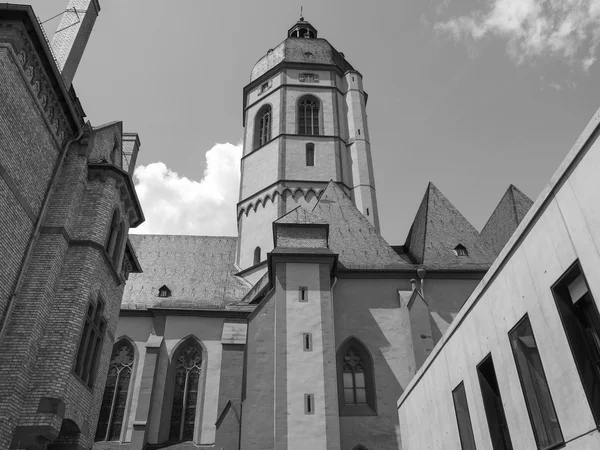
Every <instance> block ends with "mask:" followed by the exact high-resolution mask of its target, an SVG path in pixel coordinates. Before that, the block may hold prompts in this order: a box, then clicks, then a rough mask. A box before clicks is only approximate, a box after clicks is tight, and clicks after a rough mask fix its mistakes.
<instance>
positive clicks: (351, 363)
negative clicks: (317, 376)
mask: <svg viewBox="0 0 600 450" xmlns="http://www.w3.org/2000/svg"><path fill="white" fill-rule="evenodd" d="M343 378H344V403H345V404H346V405H364V404H366V403H367V394H366V387H365V367H364V365H363V362H362V361H361V359H360V355H359V354H358V353H356V351H355V350H354V349H353V348H351V349H350V351H348V353H347V354H346V355H345V356H344V375H343Z"/></svg>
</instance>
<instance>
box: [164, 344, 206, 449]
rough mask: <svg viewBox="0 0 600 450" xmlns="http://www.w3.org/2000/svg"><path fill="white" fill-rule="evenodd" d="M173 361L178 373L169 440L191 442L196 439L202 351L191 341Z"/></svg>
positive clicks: (183, 346)
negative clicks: (195, 425) (195, 430)
mask: <svg viewBox="0 0 600 450" xmlns="http://www.w3.org/2000/svg"><path fill="white" fill-rule="evenodd" d="M173 361H174V364H175V371H176V372H175V388H174V392H173V408H172V409H171V427H170V429H169V439H171V440H175V441H191V440H192V439H194V424H195V420H196V405H197V403H198V397H199V391H200V371H201V370H202V349H201V348H200V346H199V345H198V344H196V342H194V341H192V340H190V341H189V342H186V343H184V344H183V345H182V346H181V348H180V349H179V350H178V351H177V353H176V355H175V357H174V358H173Z"/></svg>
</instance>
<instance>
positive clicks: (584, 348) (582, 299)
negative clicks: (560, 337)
mask: <svg viewBox="0 0 600 450" xmlns="http://www.w3.org/2000/svg"><path fill="white" fill-rule="evenodd" d="M552 293H553V294H554V300H555V301H556V306H557V308H558V314H559V315H560V319H561V321H562V324H563V327H564V329H565V334H566V335H567V340H568V341H569V346H570V347H571V353H573V358H574V359H575V365H576V366H577V371H578V372H579V377H580V380H581V384H582V385H583V390H584V391H585V394H586V396H587V400H588V403H589V405H590V409H591V410H592V414H593V416H594V420H595V421H596V425H600V314H598V308H597V306H596V302H595V301H594V298H593V297H592V293H591V292H590V290H589V286H588V284H587V281H586V279H585V275H584V273H583V271H582V270H581V266H580V265H579V263H578V262H576V263H575V264H574V265H573V266H572V267H571V268H570V269H569V270H567V272H566V273H565V274H564V275H563V276H562V278H561V279H560V280H559V281H558V282H557V283H556V284H555V285H554V286H553V287H552Z"/></svg>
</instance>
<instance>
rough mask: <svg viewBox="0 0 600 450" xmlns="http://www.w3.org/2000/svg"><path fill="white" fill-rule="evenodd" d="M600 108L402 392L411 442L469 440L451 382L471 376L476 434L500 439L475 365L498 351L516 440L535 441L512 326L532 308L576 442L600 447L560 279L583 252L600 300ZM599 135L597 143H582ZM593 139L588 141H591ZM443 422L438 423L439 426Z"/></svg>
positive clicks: (446, 444) (481, 440) (483, 444)
mask: <svg viewBox="0 0 600 450" xmlns="http://www.w3.org/2000/svg"><path fill="white" fill-rule="evenodd" d="M598 122H599V118H598V115H597V116H596V117H595V118H594V120H593V121H592V122H591V123H590V125H589V126H588V129H586V131H585V132H584V135H582V138H580V140H579V141H578V143H577V144H576V146H575V147H574V148H573V150H572V151H571V153H570V154H569V156H568V157H567V159H566V160H565V162H564V163H563V165H562V166H561V168H560V169H559V171H558V172H557V174H556V175H555V176H554V178H553V180H552V181H551V183H550V185H549V187H548V188H546V189H545V191H544V192H543V193H542V195H541V196H540V198H539V199H538V201H537V202H536V203H535V205H534V206H533V207H532V209H531V211H530V212H529V213H528V215H527V217H526V218H525V219H524V220H523V223H522V224H521V225H520V226H519V228H518V229H517V231H516V233H515V235H514V236H513V238H511V240H510V241H509V243H508V244H507V246H506V247H505V249H504V250H503V252H502V253H501V254H500V256H499V258H498V260H497V261H496V262H495V264H494V265H493V267H492V268H491V269H490V271H489V272H488V274H487V275H486V277H485V278H484V280H483V281H482V283H481V284H480V285H479V286H478V287H477V289H476V290H475V292H474V293H473V295H472V296H471V297H470V298H469V300H468V301H467V303H466V304H465V306H464V307H463V308H462V310H461V312H460V313H459V315H458V316H457V317H456V319H455V321H454V323H453V324H452V325H451V326H450V328H449V330H448V331H447V332H446V334H445V335H444V337H443V338H442V340H441V341H440V342H439V343H438V345H437V346H436V348H435V349H434V351H433V352H432V354H431V356H430V357H429V358H428V359H427V361H426V362H425V364H424V365H423V367H422V368H421V370H420V371H419V372H418V373H417V375H416V376H415V378H414V380H413V381H412V382H411V384H410V386H409V387H408V389H407V391H406V392H405V393H404V395H403V396H402V397H401V398H400V400H399V402H398V415H399V420H400V428H401V433H402V440H403V449H404V450H407V449H410V450H417V449H418V450H420V449H424V448H428V449H432V450H434V449H440V450H441V449H444V450H447V449H460V448H461V447H460V442H459V436H458V430H457V425H456V416H455V412H454V406H453V400H452V390H453V389H454V388H456V386H457V385H458V384H459V383H461V382H464V385H465V390H466V394H467V402H468V405H469V410H470V416H471V421H472V423H473V430H474V436H475V442H476V445H477V448H478V449H491V442H490V436H489V431H488V427H487V422H486V416H485V412H484V406H483V401H482V396H481V391H480V388H479V382H478V378H477V372H476V366H477V364H479V363H480V362H481V361H482V359H483V358H484V357H486V355H488V354H491V356H492V358H493V361H494V366H495V370H496V375H497V378H498V385H499V389H500V394H501V396H502V400H503V404H504V408H505V412H506V418H507V423H508V429H509V432H510V435H511V439H512V442H513V445H514V448H515V449H530V448H536V444H535V440H534V436H533V432H532V427H531V424H530V420H529V416H528V413H527V408H526V405H525V400H524V397H523V392H522V389H521V384H520V382H519V376H518V373H517V369H516V366H515V363H514V358H513V354H512V350H511V347H510V344H509V340H508V332H509V330H510V329H511V328H512V327H514V326H515V325H516V324H517V322H518V321H520V320H521V319H522V318H523V317H524V315H525V314H527V315H528V317H529V320H530V322H531V326H532V329H533V333H534V336H535V339H536V341H537V345H538V350H539V353H540V358H541V361H542V365H543V367H544V371H545V374H546V378H547V381H548V385H549V389H550V393H551V396H552V400H553V402H554V406H555V409H556V414H557V417H558V422H559V424H560V427H561V430H562V433H563V436H564V440H565V442H567V444H566V448H569V449H591V448H600V434H599V433H598V431H596V426H595V424H594V421H593V418H592V414H591V411H590V408H589V406H588V402H587V400H586V396H585V393H584V391H583V387H582V385H581V382H580V378H579V374H578V372H577V368H576V366H575V364H574V360H573V356H572V354H571V350H570V347H569V344H568V341H567V338H566V335H565V332H564V329H563V326H562V324H561V320H560V317H559V315H558V311H557V308H556V305H555V301H554V298H553V295H552V292H551V286H552V285H553V284H554V283H555V282H556V281H557V280H558V279H559V278H560V277H561V275H563V273H565V271H566V270H567V269H568V268H569V267H570V266H571V265H572V264H573V263H574V262H575V261H577V260H579V262H580V264H581V266H582V268H583V271H584V273H585V275H586V277H587V281H588V284H589V287H590V290H591V292H592V294H593V296H594V298H595V300H596V303H599V300H600V279H599V278H598V277H597V276H595V274H596V273H598V271H600V253H599V251H598V249H599V248H600V208H599V207H598V192H599V190H600V178H599V177H598V176H597V174H598V169H599V168H600V143H598V142H595V139H596V136H597V131H596V130H597V129H596V127H597V124H598ZM590 136H591V139H590V140H591V142H593V144H590V145H589V146H583V147H582V145H583V143H584V142H585V141H586V140H587V139H588V138H589V137H590ZM588 148H589V150H587V149H588ZM599 306H600V304H599ZM432 424H435V426H432Z"/></svg>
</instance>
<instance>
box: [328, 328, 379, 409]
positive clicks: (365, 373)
mask: <svg viewBox="0 0 600 450" xmlns="http://www.w3.org/2000/svg"><path fill="white" fill-rule="evenodd" d="M337 366H338V397H339V406H340V415H372V414H376V406H375V383H374V377H373V361H372V359H371V355H370V354H369V352H368V350H367V349H366V348H365V346H364V345H363V344H362V343H361V342H360V341H359V340H358V339H356V338H350V339H348V340H346V342H345V343H344V344H343V345H342V346H341V347H340V349H339V350H338V355H337Z"/></svg>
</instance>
